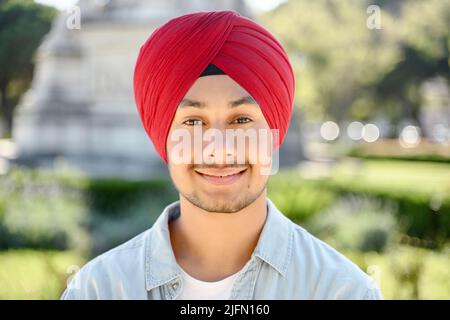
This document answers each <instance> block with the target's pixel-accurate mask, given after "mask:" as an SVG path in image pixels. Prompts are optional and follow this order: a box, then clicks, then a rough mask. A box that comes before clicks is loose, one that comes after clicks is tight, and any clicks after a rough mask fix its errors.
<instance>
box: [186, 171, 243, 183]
mask: <svg viewBox="0 0 450 320" xmlns="http://www.w3.org/2000/svg"><path fill="white" fill-rule="evenodd" d="M245 171H247V168H244V169H240V170H239V171H237V170H236V169H234V172H233V171H223V172H221V171H220V170H214V171H207V173H206V172H205V171H200V170H195V172H196V173H197V174H198V175H199V176H201V177H202V178H203V179H205V180H206V181H207V182H209V183H211V184H214V185H229V184H232V183H234V182H236V181H237V180H239V179H240V178H241V177H242V175H243V174H244V173H245Z"/></svg>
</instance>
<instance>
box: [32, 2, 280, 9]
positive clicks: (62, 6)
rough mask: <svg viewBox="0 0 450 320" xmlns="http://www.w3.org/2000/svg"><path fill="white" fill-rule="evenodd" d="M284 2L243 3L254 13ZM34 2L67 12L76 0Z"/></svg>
mask: <svg viewBox="0 0 450 320" xmlns="http://www.w3.org/2000/svg"><path fill="white" fill-rule="evenodd" d="M94 1H98V2H105V1H108V0H94ZM285 1H286V0H245V2H246V3H247V4H248V5H249V6H250V7H251V8H252V9H254V10H256V11H268V10H271V9H273V8H275V7H276V6H277V5H279V4H280V3H282V2H285ZM35 2H39V3H43V4H47V5H51V6H54V7H56V8H58V9H60V10H67V9H69V8H70V7H72V6H73V5H74V4H75V3H76V2H77V0H35Z"/></svg>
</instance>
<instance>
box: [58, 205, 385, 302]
mask: <svg viewBox="0 0 450 320" xmlns="http://www.w3.org/2000/svg"><path fill="white" fill-rule="evenodd" d="M266 203H267V217H266V221H265V223H264V226H263V229H262V231H261V234H260V237H259V239H258V242H257V245H256V247H255V249H254V251H253V253H252V255H251V258H250V259H249V260H248V261H247V263H246V264H245V265H244V267H243V268H242V269H241V270H240V271H239V273H238V275H237V277H236V279H235V282H234V284H233V289H232V291H231V296H230V299H232V300H235V299H243V300H244V299H383V297H382V295H381V292H380V290H379V288H378V287H377V285H376V283H375V282H374V281H373V280H372V278H371V277H369V276H368V275H367V274H366V273H364V272H363V271H362V270H361V269H359V267H358V266H356V265H355V264H354V263H353V262H351V261H350V260H348V259H347V258H346V257H344V256H343V255H342V254H340V253H338V252H337V251H336V250H334V249H333V248H331V247H330V246H329V245H327V244H326V243H324V242H322V241H321V240H319V239H317V238H315V237H314V236H312V235H311V234H310V233H309V232H307V231H306V230H305V229H303V228H302V227H300V226H298V225H297V224H295V223H293V222H292V221H291V220H289V219H288V218H287V217H285V216H284V215H283V214H282V213H281V212H280V211H279V210H278V209H277V208H276V206H275V205H274V204H273V202H272V201H271V200H270V199H268V198H267V200H266ZM179 214H180V206H179V201H176V202H174V203H172V204H170V205H168V206H167V207H166V208H165V209H164V211H163V212H162V214H161V215H160V216H159V217H158V219H157V220H156V222H155V223H154V224H153V226H152V227H151V228H150V229H148V230H146V231H144V232H143V233H141V234H139V235H138V236H136V237H134V238H133V239H131V240H129V241H127V242H125V243H124V244H122V245H120V246H118V247H115V248H113V249H111V250H109V251H107V252H105V253H103V254H101V255H99V256H98V257H96V258H94V259H93V260H91V261H90V262H88V263H87V264H86V265H85V266H83V267H82V268H81V269H80V271H79V272H77V274H76V275H75V276H74V277H73V279H72V281H71V282H70V283H69V285H68V287H67V289H66V290H65V291H64V293H63V295H62V296H61V299H163V300H172V299H175V298H176V297H177V296H178V295H179V294H180V292H181V290H183V283H182V274H181V271H180V267H179V265H178V264H177V262H176V259H175V256H174V253H173V250H172V246H171V242H170V237H169V227H168V226H169V221H170V219H174V218H176V217H177V216H179Z"/></svg>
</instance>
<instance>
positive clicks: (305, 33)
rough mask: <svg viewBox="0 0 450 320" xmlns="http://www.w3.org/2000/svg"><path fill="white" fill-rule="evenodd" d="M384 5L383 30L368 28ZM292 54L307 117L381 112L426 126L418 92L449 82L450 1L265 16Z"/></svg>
mask: <svg viewBox="0 0 450 320" xmlns="http://www.w3.org/2000/svg"><path fill="white" fill-rule="evenodd" d="M372 4H375V5H378V6H379V8H380V12H381V15H380V16H381V29H370V28H368V27H367V24H366V22H367V19H368V17H369V16H370V13H368V12H367V8H368V6H369V5H372ZM261 19H262V20H263V22H264V23H265V24H267V25H268V27H269V29H270V30H273V31H274V33H276V34H277V36H279V37H280V39H281V41H282V42H283V43H284V44H285V46H286V47H287V49H288V51H289V53H290V55H291V58H292V60H293V63H294V68H295V69H296V72H297V73H298V74H297V94H296V102H297V103H296V104H297V105H299V106H300V107H301V108H302V109H303V111H304V112H306V113H307V116H308V117H309V118H316V119H318V120H321V119H324V118H334V119H335V120H338V121H340V120H343V119H347V118H356V119H358V118H359V119H360V120H365V119H367V118H370V117H373V116H375V115H377V114H379V113H382V114H383V115H385V116H388V117H389V118H390V119H391V120H396V119H400V118H404V117H409V118H412V119H416V120H417V122H418V124H419V125H420V122H419V121H418V120H419V114H420V108H421V107H422V105H421V96H420V90H419V89H420V86H421V84H422V83H423V81H425V80H427V79H430V78H432V77H434V76H437V75H442V76H444V77H446V78H447V79H448V77H449V74H450V72H449V60H448V59H449V58H448V57H449V47H450V2H449V1H441V0H430V1H417V0H403V1H383V0H378V1H369V0H366V1H336V0H316V1H307V0H296V1H288V2H286V3H284V4H282V5H280V6H279V7H278V8H276V9H275V10H273V11H272V12H269V13H267V14H265V15H263V16H262V17H261Z"/></svg>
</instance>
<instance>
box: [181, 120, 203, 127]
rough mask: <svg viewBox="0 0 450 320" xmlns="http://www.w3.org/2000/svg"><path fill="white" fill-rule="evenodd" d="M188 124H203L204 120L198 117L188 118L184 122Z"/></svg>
mask: <svg viewBox="0 0 450 320" xmlns="http://www.w3.org/2000/svg"><path fill="white" fill-rule="evenodd" d="M183 124H185V125H187V126H201V125H202V124H203V122H202V120H198V119H188V120H186V121H184V122H183Z"/></svg>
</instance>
